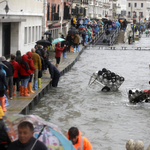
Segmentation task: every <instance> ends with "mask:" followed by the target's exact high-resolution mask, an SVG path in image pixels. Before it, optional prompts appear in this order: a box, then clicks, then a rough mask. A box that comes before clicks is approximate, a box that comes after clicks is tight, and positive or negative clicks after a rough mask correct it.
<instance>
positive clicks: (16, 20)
mask: <svg viewBox="0 0 150 150" xmlns="http://www.w3.org/2000/svg"><path fill="white" fill-rule="evenodd" d="M0 22H26V19H15V18H8V19H0Z"/></svg>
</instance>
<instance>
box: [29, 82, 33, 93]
mask: <svg viewBox="0 0 150 150" xmlns="http://www.w3.org/2000/svg"><path fill="white" fill-rule="evenodd" d="M28 84H29V93H34V91H33V90H32V84H31V82H29V83H28Z"/></svg>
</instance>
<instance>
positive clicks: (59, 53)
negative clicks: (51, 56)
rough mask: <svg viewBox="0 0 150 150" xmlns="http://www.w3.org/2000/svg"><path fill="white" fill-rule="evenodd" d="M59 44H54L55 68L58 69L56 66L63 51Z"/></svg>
mask: <svg viewBox="0 0 150 150" xmlns="http://www.w3.org/2000/svg"><path fill="white" fill-rule="evenodd" d="M60 46H61V45H60V43H59V42H58V43H57V44H56V48H55V53H56V54H55V58H56V67H57V68H58V65H59V63H60V57H61V52H62V51H63V50H64V49H65V47H60Z"/></svg>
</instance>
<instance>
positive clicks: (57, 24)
mask: <svg viewBox="0 0 150 150" xmlns="http://www.w3.org/2000/svg"><path fill="white" fill-rule="evenodd" d="M67 24H68V21H63V22H62V26H63V27H65V26H66V25H67ZM60 27H61V24H60V21H59V22H57V23H55V24H53V25H52V26H50V28H49V29H54V28H60Z"/></svg>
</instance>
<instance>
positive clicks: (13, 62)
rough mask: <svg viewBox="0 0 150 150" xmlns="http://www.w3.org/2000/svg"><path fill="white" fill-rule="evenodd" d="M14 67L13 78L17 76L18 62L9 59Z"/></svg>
mask: <svg viewBox="0 0 150 150" xmlns="http://www.w3.org/2000/svg"><path fill="white" fill-rule="evenodd" d="M10 62H11V63H12V65H13V67H14V74H13V78H18V71H19V64H18V62H16V61H10Z"/></svg>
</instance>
